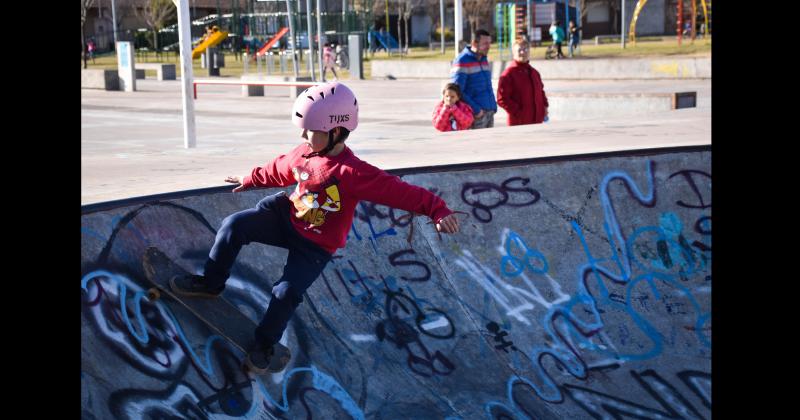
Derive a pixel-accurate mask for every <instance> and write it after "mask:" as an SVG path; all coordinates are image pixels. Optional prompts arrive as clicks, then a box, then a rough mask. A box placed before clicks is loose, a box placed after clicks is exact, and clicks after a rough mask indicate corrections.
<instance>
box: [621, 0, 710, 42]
mask: <svg viewBox="0 0 800 420" xmlns="http://www.w3.org/2000/svg"><path fill="white" fill-rule="evenodd" d="M691 1H692V32H691V34H692V41H694V40H695V38H696V37H697V32H696V27H697V25H696V22H695V19H696V17H697V0H691ZM700 2H701V3H702V6H703V20H704V28H706V29H705V30H704V31H703V38H705V37H706V35H707V34H709V33H711V27H710V26H709V24H708V23H709V22H708V7H707V6H706V0H700ZM710 3H711V1H710V0H709V4H710ZM645 4H647V0H638V1H637V2H636V7H635V8H634V10H633V18H632V19H631V25H630V28H629V30H628V33H629V34H630V41H631V42H632V43H636V21H637V20H638V19H639V14H640V13H641V12H642V10H643V9H644V5H645ZM677 17H678V25H677V33H678V45H680V44H681V40H682V39H683V0H678V11H677Z"/></svg>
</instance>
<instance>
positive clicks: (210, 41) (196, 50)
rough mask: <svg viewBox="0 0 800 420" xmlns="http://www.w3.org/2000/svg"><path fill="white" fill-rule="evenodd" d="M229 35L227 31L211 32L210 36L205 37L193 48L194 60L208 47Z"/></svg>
mask: <svg viewBox="0 0 800 420" xmlns="http://www.w3.org/2000/svg"><path fill="white" fill-rule="evenodd" d="M227 37H228V33H227V32H225V31H217V32H214V33H213V34H211V36H209V37H208V38H206V39H204V40H203V42H201V43H200V44H199V45H198V46H196V47H195V48H194V50H192V60H194V59H196V58H199V57H200V54H202V53H203V52H204V51H205V50H206V48H211V47H213V46H215V45H217V44H219V43H220V42H222V41H223V40H225V38H227Z"/></svg>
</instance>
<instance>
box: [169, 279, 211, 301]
mask: <svg viewBox="0 0 800 420" xmlns="http://www.w3.org/2000/svg"><path fill="white" fill-rule="evenodd" d="M169 286H170V288H171V289H172V291H173V292H175V294H177V295H178V296H187V297H199V298H209V299H213V298H215V297H219V296H220V295H221V294H222V290H224V289H225V286H222V287H221V288H218V289H209V287H208V284H207V283H206V278H205V277H204V276H199V275H197V274H188V275H177V276H175V277H173V278H171V279H169Z"/></svg>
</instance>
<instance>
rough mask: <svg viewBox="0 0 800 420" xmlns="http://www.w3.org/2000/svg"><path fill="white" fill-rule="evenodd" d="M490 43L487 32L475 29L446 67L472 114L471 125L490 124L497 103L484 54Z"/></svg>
mask: <svg viewBox="0 0 800 420" xmlns="http://www.w3.org/2000/svg"><path fill="white" fill-rule="evenodd" d="M491 46H492V37H491V35H489V32H487V31H485V30H483V29H478V30H477V31H475V33H474V34H473V35H472V43H471V44H470V45H467V46H466V47H464V50H463V51H461V54H459V55H458V57H457V58H456V59H455V61H453V65H452V67H451V68H450V77H451V78H452V80H453V82H454V83H456V84H457V85H458V87H459V88H461V93H462V95H461V99H462V100H463V101H465V102H466V103H467V105H469V106H470V108H472V112H473V113H474V117H475V118H474V121H473V122H472V128H489V127H494V114H495V112H497V102H496V101H495V99H494V89H493V88H492V68H491V66H489V60H488V59H487V57H486V56H487V54H489V48H490V47H491Z"/></svg>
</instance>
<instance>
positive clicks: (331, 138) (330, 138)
mask: <svg viewBox="0 0 800 420" xmlns="http://www.w3.org/2000/svg"><path fill="white" fill-rule="evenodd" d="M339 143H340V141H339V139H334V134H333V129H331V130H330V131H328V145H327V146H325V148H324V149H322V150H320V151H319V152H311V153H308V154H305V155H302V156H303V158H305V159H309V158H312V157H315V156H325V155H327V154H328V153H330V151H331V150H333V148H334V147H336V145H337V144H339Z"/></svg>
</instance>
